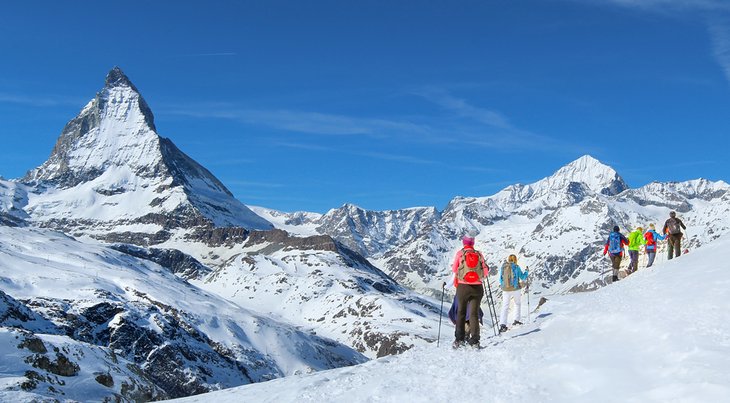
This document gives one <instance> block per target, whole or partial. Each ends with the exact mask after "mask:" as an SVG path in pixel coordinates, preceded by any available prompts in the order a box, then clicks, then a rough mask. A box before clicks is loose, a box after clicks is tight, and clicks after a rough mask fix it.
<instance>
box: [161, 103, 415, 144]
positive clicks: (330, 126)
mask: <svg viewBox="0 0 730 403" xmlns="http://www.w3.org/2000/svg"><path fill="white" fill-rule="evenodd" d="M163 111H164V112H166V113H170V114H175V115H182V116H190V117H197V118H219V119H230V120H238V121H240V122H244V123H247V124H252V125H258V126H265V127H270V128H274V129H278V130H286V131H293V132H299V133H307V134H320V135H333V136H337V135H367V136H373V137H378V136H388V135H392V134H394V133H399V134H405V133H424V132H426V131H428V130H429V127H427V126H424V125H419V124H415V123H411V122H407V121H396V120H387V119H369V118H357V117H351V116H344V115H334V114H326V113H319V112H303V111H292V110H286V109H280V110H252V109H239V108H235V107H232V106H230V105H224V104H201V105H193V106H189V107H175V108H168V109H163Z"/></svg>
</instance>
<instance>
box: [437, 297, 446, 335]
mask: <svg viewBox="0 0 730 403" xmlns="http://www.w3.org/2000/svg"><path fill="white" fill-rule="evenodd" d="M445 290H446V283H443V284H441V309H440V310H439V335H438V338H437V339H436V347H438V346H439V343H440V342H441V317H442V316H444V293H445Z"/></svg>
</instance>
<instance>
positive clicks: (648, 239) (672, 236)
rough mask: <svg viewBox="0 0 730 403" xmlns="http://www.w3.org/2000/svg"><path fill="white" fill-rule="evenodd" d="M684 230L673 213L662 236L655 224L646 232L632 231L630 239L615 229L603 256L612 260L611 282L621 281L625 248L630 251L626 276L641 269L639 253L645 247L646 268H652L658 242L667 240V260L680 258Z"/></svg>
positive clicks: (637, 228)
mask: <svg viewBox="0 0 730 403" xmlns="http://www.w3.org/2000/svg"><path fill="white" fill-rule="evenodd" d="M683 229H685V230H686V229H687V227H686V226H685V225H684V223H683V222H682V220H680V219H679V218H677V213H675V212H674V211H672V212H671V213H669V218H668V219H667V221H666V222H665V223H664V227H663V228H662V234H663V235H662V234H659V233H658V232H657V231H656V228H655V227H654V224H649V229H648V230H647V231H646V232H645V231H644V228H642V227H641V226H639V227H636V229H635V230H634V231H632V232H631V233H630V234H629V236H628V239H627V238H626V237H625V236H623V234H621V230H620V228H619V227H618V225H617V226H615V227H613V231H612V232H611V233H610V234H609V235H608V239H607V240H606V244H605V245H604V248H603V254H604V255H606V254H608V256H609V257H610V258H611V264H612V269H613V270H612V276H611V281H618V280H619V276H618V274H619V267H620V265H621V260H622V259H623V256H624V247H625V246H627V247H628V249H629V258H630V262H629V267H628V268H627V269H626V274H627V275H629V274H632V273H634V272H635V271H636V270H638V269H639V251H640V250H641V247H642V246H644V250H645V251H646V255H647V258H648V262H647V265H646V267H651V265H653V264H654V259H655V258H656V252H657V242H659V241H663V240H665V239H666V240H667V259H672V258H673V257H678V256H680V255H681V254H682V236H683V235H684V234H683V233H682V230H683Z"/></svg>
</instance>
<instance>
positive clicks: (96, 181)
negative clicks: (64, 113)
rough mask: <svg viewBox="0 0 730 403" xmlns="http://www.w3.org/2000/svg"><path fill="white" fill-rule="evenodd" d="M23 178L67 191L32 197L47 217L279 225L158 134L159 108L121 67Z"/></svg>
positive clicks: (172, 223) (257, 226)
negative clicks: (156, 116)
mask: <svg viewBox="0 0 730 403" xmlns="http://www.w3.org/2000/svg"><path fill="white" fill-rule="evenodd" d="M23 181H24V182H26V183H29V184H31V185H36V184H41V185H43V186H44V187H53V188H57V189H58V190H66V191H67V193H65V194H64V195H62V194H60V193H58V194H55V196H54V197H42V198H32V199H33V200H32V201H31V202H30V203H29V204H31V205H33V204H34V203H35V202H37V203H39V205H33V206H29V208H32V209H35V210H38V211H42V212H43V214H42V215H43V216H44V219H53V218H58V219H62V220H68V221H71V222H76V220H82V221H83V222H85V223H87V224H88V222H90V221H97V220H100V219H101V220H102V221H104V222H107V223H111V222H116V221H117V220H121V221H123V222H126V223H130V222H134V223H139V224H141V223H144V224H155V225H159V224H160V223H163V224H162V225H163V226H165V227H169V226H175V227H176V226H179V225H182V226H184V227H189V226H192V225H198V224H201V223H202V222H203V221H207V222H210V223H212V224H213V225H215V226H240V227H245V228H249V229H269V228H271V227H272V226H271V224H270V223H269V222H267V221H266V220H264V219H262V218H261V217H259V216H257V215H256V214H255V213H253V212H252V211H251V210H249V209H248V208H247V207H246V206H244V205H243V204H241V202H239V201H238V200H236V199H235V198H234V197H233V195H232V194H231V192H230V191H229V190H228V189H226V187H225V186H224V185H223V184H222V183H221V182H220V181H219V180H218V179H217V178H215V177H214V176H213V174H211V173H210V172H209V171H208V170H207V169H205V168H204V167H202V166H201V165H200V164H198V163H197V162H195V161H194V160H193V159H192V158H190V157H189V156H187V155H185V153H183V152H182V151H180V150H179V149H178V148H177V147H176V146H175V145H174V144H173V143H172V141H170V140H169V139H166V138H162V137H160V136H159V135H158V134H157V131H156V128H155V125H154V117H153V115H152V111H151V109H150V108H149V106H148V105H147V103H146V102H145V101H144V99H143V98H142V96H141V95H140V93H139V91H138V90H137V88H136V87H135V86H134V85H133V84H132V82H131V81H130V80H129V78H128V77H127V76H126V75H125V74H124V72H122V70H121V69H120V68H119V67H114V68H113V69H112V70H111V71H110V72H109V74H108V75H107V77H106V81H105V86H104V88H103V89H102V90H101V91H99V92H98V93H97V94H96V97H95V98H94V99H92V100H91V101H90V102H89V103H88V104H87V105H86V106H85V107H84V108H83V109H82V110H81V112H79V114H78V116H76V117H75V118H73V119H72V120H71V121H69V122H68V123H67V124H66V126H65V127H64V129H63V131H62V132H61V135H60V137H59V138H58V141H57V142H56V145H55V147H54V149H53V151H52V152H51V156H50V157H49V158H48V160H47V161H46V162H44V163H43V164H42V165H41V166H40V167H38V168H36V169H35V170H32V171H30V172H29V173H28V174H27V175H26V177H25V178H23ZM47 196H49V195H47ZM61 206H65V207H63V208H61ZM140 207H142V208H140ZM54 216H55V217H54ZM201 216H202V217H201ZM163 217H164V218H163ZM183 217H184V219H183ZM69 218H73V219H72V220H69ZM201 218H203V220H200V219H201ZM68 221H67V222H68ZM84 226H86V224H85V225H84ZM166 229H167V228H166Z"/></svg>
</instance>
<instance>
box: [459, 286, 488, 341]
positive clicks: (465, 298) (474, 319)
mask: <svg viewBox="0 0 730 403" xmlns="http://www.w3.org/2000/svg"><path fill="white" fill-rule="evenodd" d="M482 297H484V286H483V285H482V284H475V285H471V284H459V286H458V287H456V300H457V303H458V304H459V309H458V310H457V311H456V332H455V336H456V341H459V342H462V341H465V338H466V331H465V329H464V328H465V326H466V310H467V309H468V310H469V340H468V342H469V344H479V305H480V304H481V302H482Z"/></svg>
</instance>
